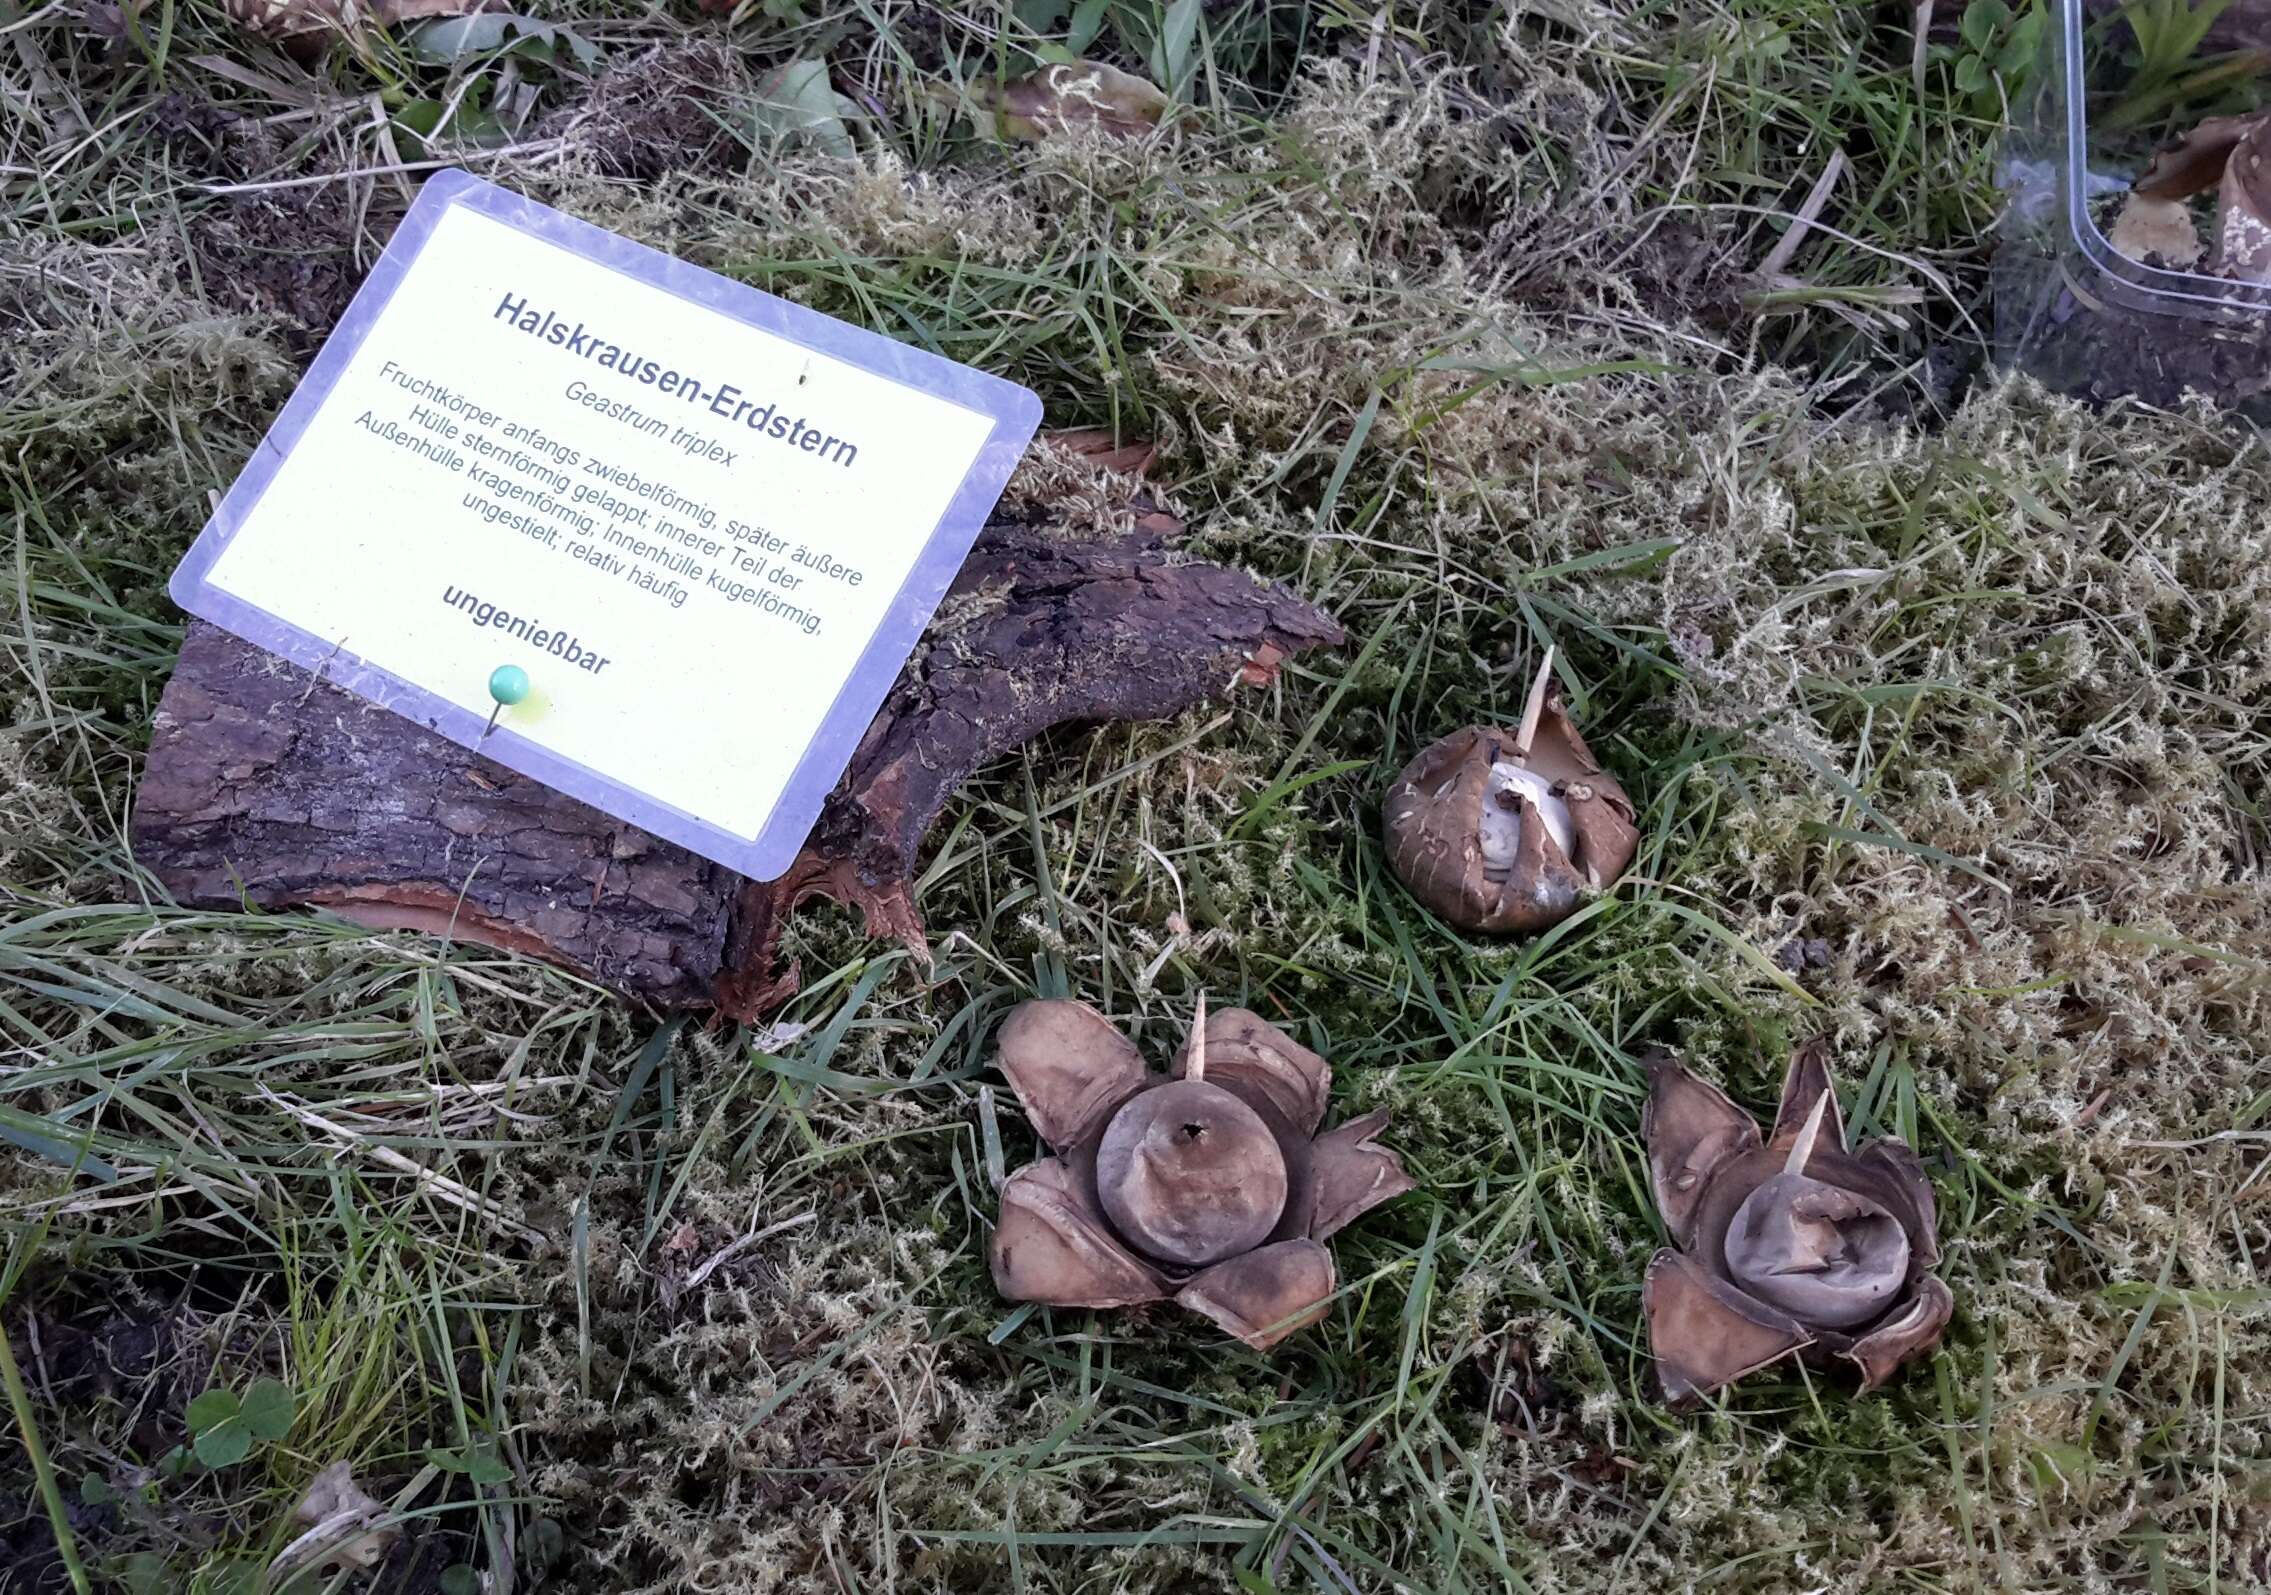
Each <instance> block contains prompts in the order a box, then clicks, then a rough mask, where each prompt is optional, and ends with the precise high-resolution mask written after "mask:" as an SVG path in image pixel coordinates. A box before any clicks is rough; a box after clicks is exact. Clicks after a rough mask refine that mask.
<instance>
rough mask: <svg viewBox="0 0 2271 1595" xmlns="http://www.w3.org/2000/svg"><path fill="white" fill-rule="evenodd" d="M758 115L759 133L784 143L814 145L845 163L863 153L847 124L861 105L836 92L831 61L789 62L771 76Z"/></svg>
mask: <svg viewBox="0 0 2271 1595" xmlns="http://www.w3.org/2000/svg"><path fill="white" fill-rule="evenodd" d="M753 114H754V119H755V121H756V124H757V131H758V132H760V133H762V134H767V135H769V136H770V137H771V138H773V139H774V140H776V141H777V142H779V143H781V144H783V145H786V146H794V145H798V144H808V145H810V146H811V147H812V148H814V149H817V150H819V151H820V152H821V153H822V154H823V155H833V156H836V157H838V158H840V159H843V160H849V159H851V157H852V156H854V155H856V154H857V153H858V148H857V146H855V145H854V144H853V142H852V130H851V128H850V127H849V126H847V125H846V122H847V119H853V120H856V119H857V118H858V116H859V107H857V106H856V105H854V104H852V102H851V101H850V100H847V99H845V98H844V97H843V96H842V95H841V94H838V93H837V92H836V87H835V85H834V84H833V83H831V82H830V81H829V79H828V67H827V64H826V63H825V62H822V61H813V60H796V61H788V62H784V63H782V64H781V65H780V66H777V67H775V68H774V69H773V70H772V71H770V72H768V73H766V74H765V79H764V81H763V82H762V83H760V84H758V85H757V102H756V106H755V109H754V113H753Z"/></svg>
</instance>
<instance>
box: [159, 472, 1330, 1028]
mask: <svg viewBox="0 0 2271 1595" xmlns="http://www.w3.org/2000/svg"><path fill="white" fill-rule="evenodd" d="M1138 508H1139V509H1140V510H1144V511H1147V512H1146V513H1142V514H1140V515H1139V516H1138V518H1137V519H1136V521H1135V529H1134V530H1133V531H1131V532H1128V533H1126V534H1124V535H1119V536H1114V537H1108V538H1101V539H1090V540H1080V539H1077V538H1074V537H1071V536H1069V535H1067V534H1066V533H1065V532H1064V531H1063V530H1061V529H1057V528H1042V527H1032V526H1022V525H1014V524H996V525H994V526H991V527H989V528H988V529H987V530H986V532H985V533H984V535H983V536H982V537H981V538H980V540H979V542H978V544H977V546H976V548H975V549H974V550H973V551H972V553H971V556H970V558H969V560H968V561H967V562H966V563H965V565H964V567H963V570H962V574H961V577H960V579H959V581H958V582H957V583H956V585H955V588H954V590H953V593H952V594H951V595H950V596H949V598H948V600H947V602H946V603H945V605H943V606H942V607H941V609H940V611H939V615H938V617H937V618H936V619H935V620H934V621H933V623H932V626H931V629H930V631H929V633H928V634H927V635H926V636H925V638H924V641H923V644H922V646H921V647H920V648H918V649H917V651H916V653H915V656H914V657H913V658H912V659H911V660H910V661H909V662H908V664H907V666H906V668H905V669H904V670H903V671H902V672H901V673H900V676H899V679H898V682H897V683H896V684H895V686H894V687H893V689H892V691H891V694H890V696H889V697H888V698H887V699H886V700H885V703H884V706H883V708H882V710H881V712H880V713H878V714H877V716H876V718H875V721H874V723H873V724H872V725H871V726H870V728H869V730H868V733H867V736H866V737H865V738H864V739H863V741H862V742H861V744H860V747H859V749H858V751H857V752H856V753H855V754H854V756H853V759H852V763H851V767H850V769H849V770H848V771H847V772H846V773H845V776H844V779H843V780H842V781H841V782H840V783H839V784H838V785H837V788H836V790H835V791H834V792H833V793H832V794H831V795H830V797H829V799H828V803H827V806H826V808H825V809H824V810H823V812H822V815H821V819H820V823H819V825H818V826H817V827H816V828H815V830H814V832H813V835H812V838H811V840H810V841H809V842H808V843H807V844H806V847H805V849H804V852H803V853H802V854H801V855H800V856H799V858H798V860H797V862H796V864H795V865H794V866H793V867H792V868H791V869H790V870H789V872H788V873H787V874H785V875H784V876H782V877H781V878H780V879H779V880H777V881H769V882H759V881H748V880H745V879H743V878H742V877H741V876H739V875H736V874H734V873H733V872H731V871H730V870H727V869H725V868H724V867H723V866H720V865H717V864H712V863H710V862H709V861H708V860H706V859H702V858H699V857H696V856H695V855H693V854H691V853H688V852H686V851H685V850H684V849H682V848H679V847H677V846H675V845H673V844H671V843H668V842H665V841H662V840H661V839H659V838H657V837H653V836H649V835H647V834H646V833H645V832H643V831H640V830H638V829H637V828H635V827H633V826H630V825H626V824H624V823H623V822H621V821H619V820H615V819H612V818H610V817H609V816H607V815H605V814H602V813H600V812H599V811H597V810H595V809H592V808H589V807H587V806H586V805H584V804H582V803H578V802H576V801H575V800H574V799H572V798H568V797H564V796H562V795H561V794H559V793H557V792H554V791H552V790H551V789H549V788H547V787H543V786H540V785H538V784H537V783H535V782H533V781H531V780H529V779H527V778H526V777H524V776H520V775H516V774H514V773H513V772H512V771H510V770H507V769H504V768H503V767H501V766H499V765H496V764H494V763H491V762H490V761H488V760H486V759H483V758H481V757H479V756H478V755H476V754H473V753H470V752H468V751H466V750H465V749H463V748H461V747H459V746H457V745H456V744H455V743H452V742H450V741H448V740H446V739H444V738H441V737H438V736H435V735H433V734H432V733H431V732H429V731H427V730H426V729H425V728H424V727H422V726H419V725H417V724H416V723H414V722H412V721H410V720H406V719H402V718H400V717H398V716H395V715H392V714H389V713H387V712H386V711H384V710H381V709H378V708H375V707H372V706H371V705H369V704H366V703H365V702H364V701H363V700H362V699H360V698H357V697H355V696H353V695H351V694H349V693H346V692H344V691H342V690H340V689H338V688H336V687H332V686H329V685H327V684H324V683H322V682H320V681H316V680H313V679H311V678H310V677H309V676H308V674H307V673H306V672H304V671H301V670H298V669H295V668H294V667H292V666H290V665H287V664H285V663H284V662H283V661H281V660H278V659H276V658H274V657H273V656H271V655H269V654H266V653H264V652H262V651H260V650H259V649H256V648H253V647H251V646H250V645H248V644H246V643H243V642H240V641H238V640H237V639H236V638H235V637H233V636H230V635H229V634H228V633H226V632H223V631H221V630H219V629H218V628H215V627H212V626H208V625H205V624H203V623H201V622H192V623H191V625H190V628H189V632H188V635H187V637H186V639H185V641H184V643H183V647H182V653H181V661H180V664H179V665H178V666H177V667H176V670H175V673H174V677H173V680H172V681H171V683H170V684H169V685H168V686H167V688H166V693H165V697H164V699H163V701H162V702H161V703H160V705H159V709H158V718H157V725H156V729H155V731H154V733H153V736H152V739H151V745H150V758H149V767H148V770H147V772H146V774H145V775H144V777H143V782H142V787H141V790H140V793H139V795H138V798H137V800H136V804H135V812H134V825H133V836H134V846H135V852H136V854H137V856H138V857H139V858H140V859H141V861H142V863H143V864H145V865H146V866H147V867H149V868H150V869H151V870H152V871H153V872H154V873H155V874H156V875H157V876H158V878H159V879H160V880H162V881H163V882H164V883H165V884H166V886H167V888H168V889H169V890H170V891H172V892H173V894H174V895H175V896H176V897H177V898H178V899H179V900H180V901H182V902H184V903H188V904H193V905H201V906H210V907H233V906H236V905H238V904H240V903H245V902H250V903H252V904H254V905H256V906H259V907H262V908H282V907H288V906H295V905H314V906H320V907H325V908H329V909H331V910H333V911H335V912H337V913H340V914H344V915H346V916H348V917H350V918H353V919H355V920H358V921H360V922H362V923H365V924H369V925H373V926H377V927H380V928H386V929H395V928H408V929H416V930H425V931H431V932H437V933H446V934H454V935H456V936H458V937H459V938H461V939H464V940H468V941H475V942H480V943H484V944H487V945H490V946H497V947H503V948H507V949H509V950H512V951H517V952H524V953H529V954H533V955H535V956H537V957H541V958H545V959H548V960H550V961H552V962H555V963H559V964H563V965H566V966H568V967H570V968H573V969H576V970H579V971H581V972H583V973H585V974H588V975H590V976H591V977H592V978H594V979H596V980H598V981H600V982H602V983H604V984H606V985H608V986H610V987H612V988H614V989H616V990H618V991H620V992H623V993H624V994H625V995H628V996H631V997H635V998H638V999H642V1000H644V1001H647V1002H649V1003H652V1004H654V1005H656V1006H658V1007H664V1008H685V1007H699V1006H708V1005H715V1006H717V1007H718V1008H720V1009H721V1010H722V1011H724V1012H725V1013H726V1014H728V1015H729V1016H732V1017H736V1018H749V1017H754V1016H755V1015H756V1014H758V1013H761V1012H763V1011H765V1010H766V1009H768V1008H771V1007H774V1006H777V1005H778V1004H779V1003H780V1002H781V1001H783V1000H785V999H786V998H787V997H788V996H789V995H790V994H791V993H793V992H794V991H795V989H796V978H797V977H796V972H795V971H794V970H793V969H782V968H781V967H780V966H779V950H780V941H781V936H782V932H783V930H784V928H785V924H786V920H787V917H788V915H789V913H790V912H791V911H792V910H793V909H794V908H795V907H796V905H797V904H798V903H800V902H803V901H805V900H806V899H808V898H811V897H814V896H828V897H832V898H834V899H836V900H837V901H839V902H843V903H847V904H856V905H858V906H859V907H860V908H861V909H862V910H863V912H864V913H865V915H866V917H867V923H868V926H869V929H870V930H871V931H872V932H875V933H877V934H888V935H893V936H897V937H899V938H901V939H902V940H904V941H906V942H907V943H908V944H909V945H911V946H913V947H915V948H917V949H918V950H920V949H921V948H922V947H923V946H924V937H923V924H922V918H921V916H920V914H919V913H918V912H917V911H916V908H915V905H914V900H913V895H912V887H911V882H912V879H913V875H914V871H915V865H916V861H917V857H918V855H919V853H920V850H921V847H922V841H923V837H924V835H925V833H927V832H928V830H929V829H930V826H931V823H932V822H933V821H934V820H935V819H937V817H938V815H939V812H940V811H941V810H942V809H943V808H944V807H945V805H946V802H947V800H948V798H949V797H951V796H952V794H953V792H954V790H955V789H956V788H957V787H958V786H960V785H961V784H962V782H963V781H965V780H966V779H968V777H969V776H970V775H971V774H972V772H974V771H975V770H977V769H978V768H979V766H981V765H983V764H984V763H986V762H987V761H988V760H990V759H992V758H994V757H995V756H997V755H998V754H1000V753H1002V752H1004V751H1006V750H1008V749H1011V748H1014V747H1016V746H1017V745H1018V744H1020V743H1022V742H1024V741H1026V740H1028V739H1029V738H1031V737H1033V736H1035V735H1037V734H1039V733H1040V732H1042V731H1043V730H1046V729H1047V728H1049V727H1051V726H1056V725H1065V724H1081V723H1096V722H1101V721H1108V720H1145V719H1157V718H1162V717H1165V716H1169V715H1173V714H1177V713H1180V712H1181V711H1182V710H1184V709H1186V708H1188V707H1190V706H1191V705H1192V704H1194V703H1197V702H1199V701H1201V700H1202V699H1205V698H1207V697H1210V696H1213V695H1216V694H1219V693H1221V692H1224V691H1226V690H1228V689H1229V688H1230V687H1231V686H1232V685H1233V684H1234V683H1235V682H1236V681H1237V680H1239V679H1241V678H1242V679H1245V680H1247V681H1250V682H1265V681H1268V680H1269V679H1271V678H1272V677H1273V676H1274V674H1275V672H1276V668H1277V666H1278V664H1279V662H1280V661H1282V660H1283V659H1285V658H1286V657H1288V656H1289V655H1291V654H1294V653H1297V652H1299V651H1301V650H1303V649H1306V648H1309V647H1313V646H1316V645H1318V644H1331V643H1338V642H1339V641H1340V640H1341V633H1340V629H1339V627H1337V626H1336V625H1335V624H1334V623H1333V622H1332V620H1331V619H1330V618H1329V617H1327V616H1326V615H1324V614H1322V613H1320V612H1319V611H1318V610H1316V609H1314V608H1312V607H1311V606H1309V605H1308V604H1305V603H1303V602H1302V601H1301V600H1299V599H1298V598H1295V597H1294V596H1292V595H1291V594H1290V593H1288V592H1286V591H1285V590H1283V589H1282V588H1277V587H1272V586H1267V585H1265V584H1262V583H1260V582H1257V581H1255V580H1253V579H1252V578H1250V577H1248V576H1246V575H1244V574H1242V573H1240V572H1238V571H1234V570H1229V569H1225V568H1223V567H1221V566H1216V565H1207V564H1199V563H1192V562H1183V561H1178V560H1177V559H1176V558H1175V557H1174V556H1173V554H1172V551H1171V547H1170V542H1171V539H1172V537H1173V536H1174V534H1175V533H1176V532H1178V531H1179V530H1180V527H1181V523H1180V522H1179V521H1177V520H1176V519H1175V518H1174V517H1173V516H1172V515H1169V514H1166V513H1164V512H1161V511H1158V510H1156V509H1153V508H1151V507H1150V505H1149V502H1148V500H1145V501H1142V502H1141V503H1139V505H1138Z"/></svg>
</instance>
